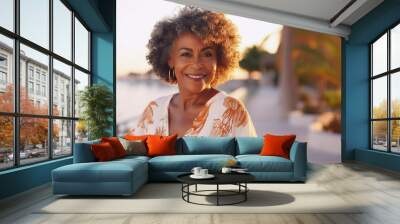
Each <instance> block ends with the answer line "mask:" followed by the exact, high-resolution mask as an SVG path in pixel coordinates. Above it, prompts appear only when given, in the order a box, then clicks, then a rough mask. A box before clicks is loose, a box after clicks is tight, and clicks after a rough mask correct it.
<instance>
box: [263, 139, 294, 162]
mask: <svg viewBox="0 0 400 224" xmlns="http://www.w3.org/2000/svg"><path fill="white" fill-rule="evenodd" d="M295 139H296V135H270V134H266V135H264V145H263V148H262V149H261V152H260V155H262V156H281V157H284V158H286V159H290V148H291V147H292V144H293V142H294V140H295Z"/></svg>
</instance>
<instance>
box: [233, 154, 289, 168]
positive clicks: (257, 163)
mask: <svg viewBox="0 0 400 224" xmlns="http://www.w3.org/2000/svg"><path fill="white" fill-rule="evenodd" d="M236 159H237V160H238V162H239V165H240V167H242V168H247V169H248V170H249V171H250V172H292V171H293V163H292V161H290V160H288V159H285V158H283V157H279V156H260V155H238V156H236Z"/></svg>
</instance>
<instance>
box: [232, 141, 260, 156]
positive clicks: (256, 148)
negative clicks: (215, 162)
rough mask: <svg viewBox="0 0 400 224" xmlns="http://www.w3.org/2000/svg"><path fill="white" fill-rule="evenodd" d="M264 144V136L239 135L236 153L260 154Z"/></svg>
mask: <svg viewBox="0 0 400 224" xmlns="http://www.w3.org/2000/svg"><path fill="white" fill-rule="evenodd" d="M263 145H264V138H263V137H237V138H236V155H245V154H259V153H260V152H261V149H262V147H263Z"/></svg>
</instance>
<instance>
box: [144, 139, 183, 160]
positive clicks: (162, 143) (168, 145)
mask: <svg viewBox="0 0 400 224" xmlns="http://www.w3.org/2000/svg"><path fill="white" fill-rule="evenodd" d="M177 137H178V135H176V134H175V135H170V136H160V135H151V136H148V137H147V140H146V143H147V147H148V151H147V155H148V156H152V157H153V156H165V155H176V148H175V145H176V139H177Z"/></svg>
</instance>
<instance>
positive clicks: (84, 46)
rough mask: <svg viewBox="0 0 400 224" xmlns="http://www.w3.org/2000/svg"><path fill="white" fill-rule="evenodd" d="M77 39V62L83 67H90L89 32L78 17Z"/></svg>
mask: <svg viewBox="0 0 400 224" xmlns="http://www.w3.org/2000/svg"><path fill="white" fill-rule="evenodd" d="M75 40H76V42H75V62H76V64H78V65H80V66H81V67H83V68H85V69H89V32H88V31H87V30H86V28H85V27H84V26H83V25H82V23H81V22H80V21H79V20H78V19H76V18H75Z"/></svg>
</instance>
